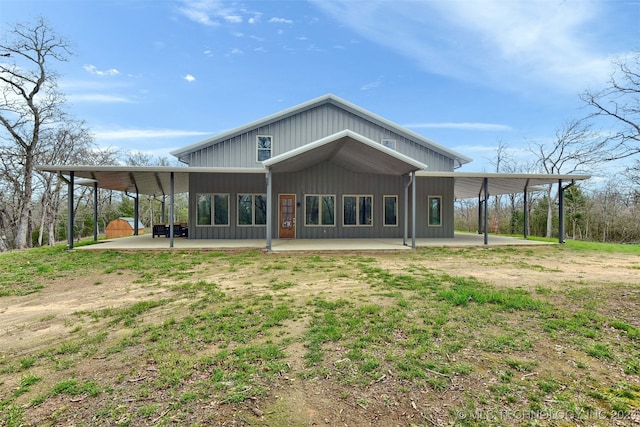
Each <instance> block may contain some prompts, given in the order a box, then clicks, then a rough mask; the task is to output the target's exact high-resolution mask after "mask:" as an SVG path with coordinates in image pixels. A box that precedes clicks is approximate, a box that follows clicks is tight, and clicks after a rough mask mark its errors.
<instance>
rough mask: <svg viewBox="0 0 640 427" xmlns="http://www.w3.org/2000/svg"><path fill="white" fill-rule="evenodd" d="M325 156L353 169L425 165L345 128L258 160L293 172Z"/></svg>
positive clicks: (405, 169) (387, 170)
mask: <svg viewBox="0 0 640 427" xmlns="http://www.w3.org/2000/svg"><path fill="white" fill-rule="evenodd" d="M327 160H331V161H333V162H335V163H336V164H338V165H339V166H341V167H343V168H345V169H349V170H351V171H354V172H357V173H376V174H383V175H404V174H407V173H409V172H413V171H417V170H425V169H427V165H425V164H424V163H421V162H418V161H417V160H414V159H412V158H411V157H408V156H405V155H404V154H401V153H398V152H397V151H395V150H392V149H390V148H387V147H385V146H383V145H382V144H378V143H377V142H375V141H372V140H371V139H369V138H366V137H364V136H362V135H360V134H358V133H356V132H353V131H351V130H348V129H347V130H343V131H340V132H337V133H334V134H333V135H329V136H327V137H324V138H321V139H319V140H317V141H314V142H311V143H309V144H306V145H303V146H302V147H298V148H296V149H294V150H291V151H288V152H286V153H283V154H280V155H279V156H275V157H272V158H270V159H268V160H265V161H263V162H262V164H263V165H264V166H265V167H267V168H268V169H271V170H273V171H274V172H296V171H299V170H302V169H307V168H309V167H311V166H313V165H315V164H318V163H320V162H323V161H327Z"/></svg>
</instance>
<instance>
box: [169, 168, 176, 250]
mask: <svg viewBox="0 0 640 427" xmlns="http://www.w3.org/2000/svg"><path fill="white" fill-rule="evenodd" d="M169 197H170V201H171V206H169V247H170V248H173V222H174V221H173V218H174V213H175V204H176V197H175V179H174V176H173V172H171V194H170V196H169Z"/></svg>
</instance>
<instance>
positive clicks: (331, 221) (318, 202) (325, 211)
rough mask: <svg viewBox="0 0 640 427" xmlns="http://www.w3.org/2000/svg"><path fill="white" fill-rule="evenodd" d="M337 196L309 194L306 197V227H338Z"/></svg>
mask: <svg viewBox="0 0 640 427" xmlns="http://www.w3.org/2000/svg"><path fill="white" fill-rule="evenodd" d="M335 214H336V196H334V195H330V194H321V195H318V194H308V195H305V197H304V225H306V226H316V225H336V219H335V216H336V215H335Z"/></svg>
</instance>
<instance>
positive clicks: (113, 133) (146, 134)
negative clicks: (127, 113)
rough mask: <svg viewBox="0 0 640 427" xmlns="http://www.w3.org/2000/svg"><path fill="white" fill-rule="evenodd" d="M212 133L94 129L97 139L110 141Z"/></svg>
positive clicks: (207, 133)
mask: <svg viewBox="0 0 640 427" xmlns="http://www.w3.org/2000/svg"><path fill="white" fill-rule="evenodd" d="M210 134H211V133H210V132H198V131H191V130H178V129H101V130H96V131H93V136H94V137H95V138H96V139H99V140H108V141H114V140H121V139H150V138H179V137H186V136H189V137H191V136H202V135H210Z"/></svg>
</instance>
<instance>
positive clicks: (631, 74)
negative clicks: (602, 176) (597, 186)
mask: <svg viewBox="0 0 640 427" xmlns="http://www.w3.org/2000/svg"><path fill="white" fill-rule="evenodd" d="M614 65H615V68H616V69H615V71H614V73H613V74H612V75H611V78H610V80H609V84H608V87H607V88H605V89H603V90H601V91H597V92H593V91H590V90H587V91H585V92H584V93H583V94H582V95H581V98H582V100H583V101H584V102H585V103H586V104H587V105H588V106H590V107H592V109H593V110H594V112H593V113H592V114H591V115H590V116H589V117H590V118H595V117H600V118H605V119H611V120H612V123H613V127H612V130H611V131H610V132H607V134H606V136H605V141H606V142H607V143H608V145H609V147H610V151H609V155H608V157H607V159H608V160H616V159H622V158H626V157H629V156H633V155H636V154H639V153H640V52H636V53H635V54H634V55H632V56H630V57H627V58H622V59H618V60H617V61H616V62H615V63H614Z"/></svg>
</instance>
